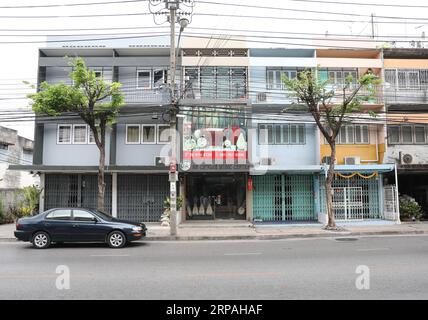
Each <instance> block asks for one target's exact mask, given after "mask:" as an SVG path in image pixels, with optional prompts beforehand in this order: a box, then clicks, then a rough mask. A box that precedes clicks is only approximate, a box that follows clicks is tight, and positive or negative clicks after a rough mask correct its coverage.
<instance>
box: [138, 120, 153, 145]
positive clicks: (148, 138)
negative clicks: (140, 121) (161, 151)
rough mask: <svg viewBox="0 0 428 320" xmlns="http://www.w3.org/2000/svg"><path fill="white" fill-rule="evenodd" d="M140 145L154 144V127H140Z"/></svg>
mask: <svg viewBox="0 0 428 320" xmlns="http://www.w3.org/2000/svg"><path fill="white" fill-rule="evenodd" d="M141 131H142V137H141V143H147V144H149V143H152V144H153V143H156V126H155V125H142V130H141Z"/></svg>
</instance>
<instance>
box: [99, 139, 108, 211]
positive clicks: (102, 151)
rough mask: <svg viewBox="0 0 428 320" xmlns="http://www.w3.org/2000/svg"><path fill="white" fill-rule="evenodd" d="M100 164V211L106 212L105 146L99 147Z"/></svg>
mask: <svg viewBox="0 0 428 320" xmlns="http://www.w3.org/2000/svg"><path fill="white" fill-rule="evenodd" d="M99 150H100V163H99V168H98V210H100V211H104V196H105V189H106V184H105V181H104V166H105V146H104V145H102V146H100V147H99Z"/></svg>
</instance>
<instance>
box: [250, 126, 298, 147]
mask: <svg viewBox="0 0 428 320" xmlns="http://www.w3.org/2000/svg"><path fill="white" fill-rule="evenodd" d="M258 131H259V132H258V136H259V144H305V143H306V141H305V137H306V129H305V125H304V124H259V126H258Z"/></svg>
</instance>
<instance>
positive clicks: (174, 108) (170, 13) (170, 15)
mask: <svg viewBox="0 0 428 320" xmlns="http://www.w3.org/2000/svg"><path fill="white" fill-rule="evenodd" d="M161 2H164V4H165V7H163V8H161V9H160V10H158V9H157V8H158V5H159V4H160V3H161ZM180 3H184V4H185V5H186V7H187V8H188V10H191V12H185V11H184V10H181V9H180ZM193 5H194V0H150V1H149V8H150V12H152V13H153V14H154V17H156V16H162V15H166V16H167V19H168V21H169V23H170V26H171V29H170V37H171V39H170V41H171V42H170V66H169V77H168V86H169V89H170V97H171V108H170V110H169V114H170V121H169V125H170V130H169V131H170V139H171V141H170V147H171V158H170V163H169V183H170V189H169V200H170V222H169V226H170V234H171V235H172V236H175V235H176V234H177V181H178V172H177V113H178V111H179V108H178V97H177V95H176V91H175V73H176V63H177V62H176V60H177V55H176V48H175V24H176V23H177V22H178V23H179V24H180V35H181V32H182V31H183V30H184V28H185V27H186V26H187V25H188V24H189V20H188V19H187V18H181V17H180V15H183V16H185V15H188V16H190V15H191V14H192V12H193ZM152 7H153V9H155V10H153V11H152ZM189 8H190V9H189ZM155 22H156V19H155Z"/></svg>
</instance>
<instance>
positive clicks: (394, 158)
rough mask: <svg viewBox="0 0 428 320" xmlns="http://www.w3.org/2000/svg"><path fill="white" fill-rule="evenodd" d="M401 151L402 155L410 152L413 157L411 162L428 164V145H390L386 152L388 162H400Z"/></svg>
mask: <svg viewBox="0 0 428 320" xmlns="http://www.w3.org/2000/svg"><path fill="white" fill-rule="evenodd" d="M400 151H401V153H402V156H404V155H405V154H410V155H411V156H412V157H413V161H412V163H411V164H427V163H428V152H427V145H426V144H424V145H417V144H412V145H404V144H400V145H388V149H387V152H386V158H385V162H386V163H395V162H398V160H399V158H400Z"/></svg>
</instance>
